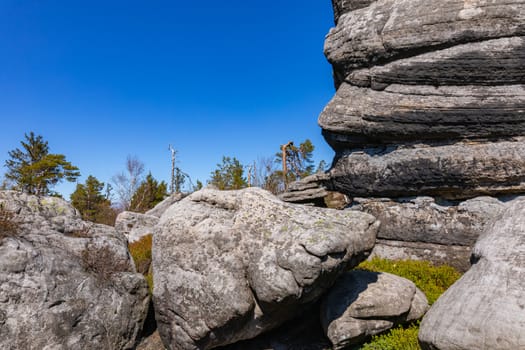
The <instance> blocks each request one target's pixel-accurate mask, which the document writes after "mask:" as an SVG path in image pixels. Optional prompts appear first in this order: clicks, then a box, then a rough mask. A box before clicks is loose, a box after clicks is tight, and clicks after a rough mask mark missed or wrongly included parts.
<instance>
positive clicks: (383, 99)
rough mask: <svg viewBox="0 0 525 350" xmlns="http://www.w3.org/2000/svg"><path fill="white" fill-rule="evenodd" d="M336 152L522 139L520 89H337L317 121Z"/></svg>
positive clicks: (524, 113) (524, 119) (524, 100)
mask: <svg viewBox="0 0 525 350" xmlns="http://www.w3.org/2000/svg"><path fill="white" fill-rule="evenodd" d="M319 124H320V125H321V127H322V128H323V134H324V136H325V139H326V140H327V141H328V143H329V144H330V145H331V146H332V147H333V148H334V149H335V150H336V151H338V150H344V149H347V148H351V147H363V146H365V145H375V144H392V143H406V142H413V141H415V140H420V141H432V140H447V141H448V142H451V141H452V140H461V139H470V140H472V139H495V138H502V137H508V136H517V135H524V134H525V86H524V85H508V86H493V87H488V86H473V85H468V86H442V87H439V88H435V87H431V86H409V85H397V84H393V85H390V86H388V87H387V88H386V89H385V90H383V91H376V90H373V89H369V88H360V87H355V86H352V85H350V84H346V83H345V84H343V85H342V86H341V87H340V88H339V90H338V91H337V94H336V95H335V97H334V98H333V100H332V101H331V102H330V103H329V104H328V105H327V106H326V108H325V109H324V111H323V112H322V113H321V116H320V118H319Z"/></svg>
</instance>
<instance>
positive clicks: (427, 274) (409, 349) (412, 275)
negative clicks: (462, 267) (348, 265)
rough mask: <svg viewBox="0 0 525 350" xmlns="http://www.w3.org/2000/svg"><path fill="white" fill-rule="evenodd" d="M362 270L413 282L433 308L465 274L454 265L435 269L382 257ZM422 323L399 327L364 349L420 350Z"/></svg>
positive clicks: (377, 338) (415, 262)
mask: <svg viewBox="0 0 525 350" xmlns="http://www.w3.org/2000/svg"><path fill="white" fill-rule="evenodd" d="M357 268H358V269H362V270H368V271H374V272H389V273H392V274H394V275H398V276H401V277H404V278H406V279H409V280H411V281H412V282H414V283H415V284H416V286H417V287H418V288H419V289H421V291H423V293H425V295H426V296H427V299H428V302H429V304H430V305H432V304H433V303H434V302H435V301H436V300H437V298H438V297H439V296H440V295H441V294H443V292H445V291H446V290H447V289H448V288H449V287H450V286H451V285H452V284H453V283H454V282H456V280H457V279H458V278H459V277H460V276H461V274H460V273H459V272H458V271H457V270H456V269H454V268H453V267H451V266H447V265H441V266H434V265H432V264H431V263H429V262H428V261H420V260H387V259H381V258H378V257H375V258H373V259H372V260H370V261H364V262H362V263H361V264H360V265H359V266H358V267H357ZM418 331H419V322H417V323H414V324H411V325H408V326H406V327H403V326H399V327H397V328H394V329H391V330H390V331H389V332H387V333H385V334H381V335H377V336H374V337H373V338H372V340H371V341H369V342H368V343H366V344H364V345H362V346H361V347H360V348H359V349H360V350H401V349H402V350H420V349H421V348H420V347H419V343H418V340H417V333H418Z"/></svg>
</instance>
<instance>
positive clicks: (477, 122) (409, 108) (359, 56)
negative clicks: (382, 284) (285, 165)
mask: <svg viewBox="0 0 525 350" xmlns="http://www.w3.org/2000/svg"><path fill="white" fill-rule="evenodd" d="M332 3H333V7H334V13H335V22H336V27H335V28H333V29H331V30H330V32H329V33H328V35H327V37H326V42H325V55H326V57H327V58H328V61H329V62H330V63H331V64H332V66H333V72H334V80H335V86H336V89H337V92H336V94H335V96H334V97H333V99H332V100H331V101H330V103H329V104H328V105H327V106H326V107H325V109H324V110H323V112H322V113H321V115H320V117H319V124H320V126H321V128H322V129H323V135H324V137H325V139H326V141H327V142H328V143H329V144H330V145H331V147H332V148H333V149H334V150H335V151H336V156H335V159H334V163H333V165H332V168H331V170H330V171H329V173H328V174H326V176H322V177H320V178H318V179H317V180H320V181H321V183H322V185H323V187H324V189H326V190H332V191H337V192H340V193H344V194H346V195H347V196H348V197H350V198H353V199H354V207H355V206H356V205H357V206H358V207H359V208H360V209H362V210H366V211H369V212H372V213H373V214H374V215H376V216H378V217H379V218H380V219H381V220H382V222H383V227H382V231H383V233H382V234H383V236H382V239H383V240H384V241H383V242H382V243H384V244H386V245H390V247H391V248H392V247H395V246H396V244H397V247H398V248H399V247H400V249H401V250H402V251H403V254H405V255H408V256H399V257H411V256H410V255H411V254H412V255H421V254H423V255H424V254H427V255H428V254H431V255H434V257H436V256H440V255H441V256H444V255H443V254H445V255H447V254H448V257H447V256H445V258H446V259H451V257H450V254H452V255H454V254H456V253H457V252H458V250H457V249H459V251H460V255H461V257H460V258H459V259H463V260H465V259H466V258H465V257H466V256H468V253H469V250H468V248H469V246H470V245H471V244H472V243H473V242H474V241H475V239H476V237H477V234H478V233H479V231H480V230H481V229H482V227H483V226H484V223H485V222H486V221H487V220H488V218H491V217H493V216H494V215H496V214H497V213H499V211H500V210H501V207H502V206H504V200H503V199H502V196H509V195H515V194H521V193H524V192H525V88H524V86H525V85H524V83H525V0H512V1H502V0H377V1H374V0H332ZM304 187H305V186H303V188H304ZM422 196H424V197H422ZM478 196H491V197H492V198H487V197H483V198H476V199H472V198H475V197H478ZM356 197H366V198H368V199H367V200H361V199H358V200H357V201H356V199H355V198H356ZM384 197H388V198H389V199H388V200H386V199H382V200H378V199H377V198H384ZM407 197H411V198H407ZM373 198H375V199H373ZM469 199H470V200H469ZM464 200H467V202H462V201H464ZM380 235H381V233H380ZM394 241H401V242H405V243H406V242H412V243H414V244H416V243H417V244H420V243H425V244H427V245H428V246H421V245H419V246H417V244H416V245H411V244H412V243H407V244H405V243H399V242H398V243H395V242H394ZM380 243H381V242H380ZM452 246H455V247H452ZM412 248H413V249H412ZM456 248H457V249H456ZM463 248H465V249H463ZM407 249H408V250H407ZM410 249H412V250H410ZM454 249H456V250H454ZM424 251H427V253H423V252H424ZM429 251H430V253H428V252H429ZM385 254H387V253H385ZM387 255H388V254H387ZM423 257H424V256H423ZM430 258H431V259H432V258H433V257H430ZM452 259H453V258H452ZM460 264H461V263H460Z"/></svg>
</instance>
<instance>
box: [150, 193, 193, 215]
mask: <svg viewBox="0 0 525 350" xmlns="http://www.w3.org/2000/svg"><path fill="white" fill-rule="evenodd" d="M182 198H184V194H183V193H174V194H172V195H170V196H169V197H167V198H166V199H164V200H163V201H162V202H160V203H159V204H157V205H156V206H155V208H153V209H150V210H148V211H147V212H146V215H152V216H156V217H158V218H160V217H161V216H162V214H164V212H165V211H166V210H167V209H168V208H169V207H170V206H171V205H172V204H174V203H177V202H178V201H180V200H181V199H182Z"/></svg>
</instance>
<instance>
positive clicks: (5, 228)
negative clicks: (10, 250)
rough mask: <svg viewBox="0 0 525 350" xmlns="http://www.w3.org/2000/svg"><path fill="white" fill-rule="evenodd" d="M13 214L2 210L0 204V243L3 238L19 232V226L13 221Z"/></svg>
mask: <svg viewBox="0 0 525 350" xmlns="http://www.w3.org/2000/svg"><path fill="white" fill-rule="evenodd" d="M14 218H15V214H14V213H13V212H11V211H9V210H7V209H5V208H4V204H3V203H0V243H1V242H2V240H3V239H4V238H5V237H12V236H16V235H18V233H19V230H20V224H19V223H18V222H16V221H15V219H14Z"/></svg>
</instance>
